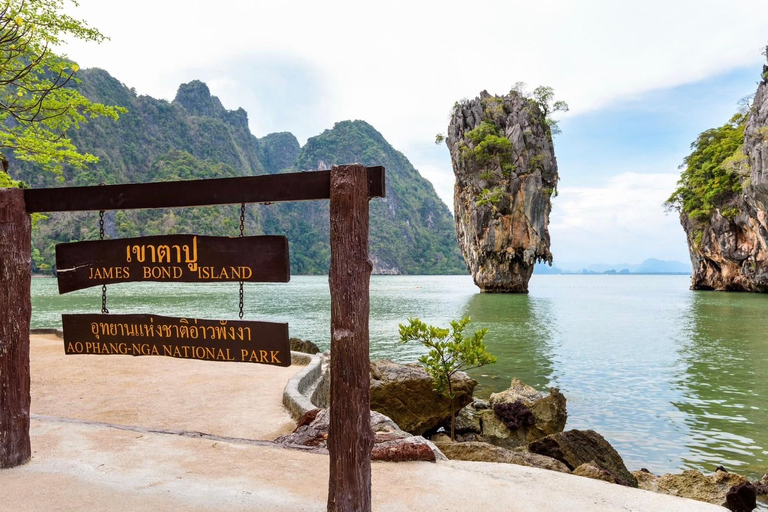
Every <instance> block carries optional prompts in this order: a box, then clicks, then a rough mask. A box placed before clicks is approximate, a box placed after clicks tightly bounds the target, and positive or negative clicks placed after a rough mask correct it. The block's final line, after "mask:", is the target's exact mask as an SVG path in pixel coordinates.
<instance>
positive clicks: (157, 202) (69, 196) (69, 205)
mask: <svg viewBox="0 0 768 512" xmlns="http://www.w3.org/2000/svg"><path fill="white" fill-rule="evenodd" d="M366 170H367V172H368V197H385V185H384V168H383V167H367V168H366ZM330 197H331V171H310V172H295V173H287V174H266V175H262V176H243V177H239V178H216V179H208V180H186V181H161V182H156V183H134V184H128V185H104V186H98V185H97V186H90V187H62V188H41V189H34V188H33V189H26V190H24V202H25V204H26V209H27V213H36V212H73V211H87V210H135V209H143V208H184V207H190V206H208V205H217V204H239V203H275V202H282V201H310V200H316V199H330Z"/></svg>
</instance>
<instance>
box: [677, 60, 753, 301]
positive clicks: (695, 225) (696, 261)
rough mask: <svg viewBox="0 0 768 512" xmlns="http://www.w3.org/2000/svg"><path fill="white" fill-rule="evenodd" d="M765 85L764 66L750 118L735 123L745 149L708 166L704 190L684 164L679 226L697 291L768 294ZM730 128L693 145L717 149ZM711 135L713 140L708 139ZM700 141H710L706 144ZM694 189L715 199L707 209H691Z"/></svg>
mask: <svg viewBox="0 0 768 512" xmlns="http://www.w3.org/2000/svg"><path fill="white" fill-rule="evenodd" d="M767 79H768V66H765V65H764V66H763V73H762V80H761V82H760V84H759V86H758V89H757V93H756V94H755V98H754V100H753V102H752V106H751V108H750V109H749V112H748V114H747V115H746V117H744V115H743V114H742V115H740V116H736V117H734V119H732V120H731V125H733V126H734V129H736V130H741V129H743V134H744V135H743V139H742V138H740V132H738V133H737V135H738V136H739V139H738V141H737V142H738V143H742V142H743V145H742V146H740V147H738V148H737V149H736V151H735V152H734V153H733V155H732V156H730V157H728V158H726V159H725V160H723V161H722V162H719V163H717V166H714V165H710V167H709V169H708V172H709V173H711V174H712V176H711V177H710V178H709V181H708V182H706V187H702V186H701V185H700V183H701V181H699V182H693V180H692V179H691V178H688V179H687V180H686V173H689V175H690V169H691V166H692V162H691V161H690V157H689V158H688V160H687V161H686V163H687V164H688V168H687V169H686V171H684V174H683V180H681V184H682V185H681V188H679V189H678V191H677V192H676V196H677V198H678V206H679V208H680V210H681V211H680V222H681V224H682V225H683V228H684V229H685V232H686V235H687V238H688V248H689V252H690V255H691V263H692V265H693V274H692V276H691V288H692V289H694V290H727V291H746V292H763V293H766V292H768V213H766V212H767V211H768V83H767ZM727 126H728V125H726V127H727ZM726 127H723V128H719V129H716V130H708V131H707V132H704V133H703V134H702V135H701V136H699V140H698V141H697V142H696V143H694V144H695V145H698V146H699V147H701V146H702V144H704V143H707V144H717V143H718V142H719V140H720V139H721V138H724V137H725V136H726V135H722V133H724V132H723V130H724V129H725V128H726ZM710 132H712V133H713V134H714V135H711V136H709V135H707V134H708V133H710ZM702 136H706V138H705V139H704V140H705V142H702ZM719 147H722V145H721V146H719ZM712 153H713V154H714V152H712ZM712 163H713V164H714V163H715V162H712ZM701 167H703V166H701ZM726 179H730V180H732V181H733V183H734V185H733V186H732V187H731V190H730V191H729V192H728V193H719V194H717V195H715V193H716V192H717V190H718V189H716V188H715V186H716V185H717V184H718V183H723V182H724V180H726ZM691 183H693V184H694V185H698V187H699V189H698V190H702V189H703V190H705V191H706V192H708V193H709V195H714V197H715V199H714V200H713V201H712V206H711V207H710V208H709V209H703V208H699V209H698V210H692V209H691V208H690V207H687V205H688V204H692V202H691V199H693V200H695V199H696V197H697V196H696V194H697V193H699V192H698V191H697V188H696V187H694V186H691ZM673 197H675V196H673ZM686 200H687V201H688V202H686Z"/></svg>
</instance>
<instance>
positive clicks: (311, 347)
mask: <svg viewBox="0 0 768 512" xmlns="http://www.w3.org/2000/svg"><path fill="white" fill-rule="evenodd" d="M288 342H289V343H290V344H291V350H292V351H293V352H304V353H305V354H318V353H319V352H320V349H319V348H318V346H317V345H315V344H314V343H312V342H311V341H309V340H302V339H299V338H291V339H290V340H288Z"/></svg>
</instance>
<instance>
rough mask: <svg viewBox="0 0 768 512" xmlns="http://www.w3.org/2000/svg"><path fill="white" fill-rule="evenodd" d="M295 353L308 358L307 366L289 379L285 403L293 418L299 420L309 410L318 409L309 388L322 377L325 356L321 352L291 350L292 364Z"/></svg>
mask: <svg viewBox="0 0 768 512" xmlns="http://www.w3.org/2000/svg"><path fill="white" fill-rule="evenodd" d="M294 354H297V356H298V355H300V356H301V357H302V360H308V361H307V366H306V367H305V368H304V369H303V370H301V371H300V372H299V373H297V374H296V375H294V376H293V377H291V378H290V379H289V380H288V383H287V384H286V385H285V389H284V390H283V405H284V406H285V408H286V409H288V412H289V413H290V414H291V417H292V418H293V420H294V421H299V418H301V417H302V416H304V414H305V413H307V411H311V410H312V409H317V407H315V404H313V403H312V401H311V400H310V398H309V396H307V390H309V389H312V388H313V386H314V385H316V384H317V382H318V381H319V380H320V378H321V377H322V362H323V358H322V355H321V354H312V355H310V354H302V353H300V352H291V363H292V364H293V362H294V359H293V357H294ZM299 364H300V363H299Z"/></svg>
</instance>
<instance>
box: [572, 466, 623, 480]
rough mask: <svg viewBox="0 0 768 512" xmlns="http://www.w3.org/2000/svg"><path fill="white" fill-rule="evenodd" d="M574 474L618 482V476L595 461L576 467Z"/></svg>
mask: <svg viewBox="0 0 768 512" xmlns="http://www.w3.org/2000/svg"><path fill="white" fill-rule="evenodd" d="M573 474H574V475H576V476H583V477H585V478H591V479H593V480H602V481H604V482H608V483H611V484H615V483H616V478H615V477H614V476H613V475H612V474H610V473H609V472H608V471H606V470H604V469H603V468H601V467H600V466H598V465H597V464H596V463H595V462H594V461H590V462H585V463H584V464H582V465H581V466H579V467H577V468H576V469H574V470H573Z"/></svg>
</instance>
